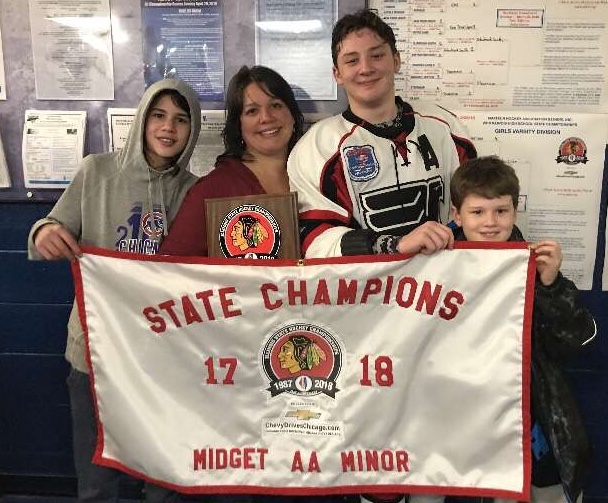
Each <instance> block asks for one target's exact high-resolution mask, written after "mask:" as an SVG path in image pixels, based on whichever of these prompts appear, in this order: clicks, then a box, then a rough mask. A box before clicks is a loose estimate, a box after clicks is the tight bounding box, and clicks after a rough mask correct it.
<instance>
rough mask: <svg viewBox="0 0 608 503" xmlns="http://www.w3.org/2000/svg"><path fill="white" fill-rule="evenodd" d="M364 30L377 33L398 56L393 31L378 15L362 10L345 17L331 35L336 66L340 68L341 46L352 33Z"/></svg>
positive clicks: (339, 21)
mask: <svg viewBox="0 0 608 503" xmlns="http://www.w3.org/2000/svg"><path fill="white" fill-rule="evenodd" d="M363 28H369V29H370V30H372V31H375V32H376V33H377V34H378V36H379V37H380V38H381V39H382V40H384V41H385V42H386V43H388V45H389V46H390V48H391V51H392V53H393V54H397V41H396V40H395V33H394V32H393V29H392V28H391V27H390V26H389V25H388V24H386V23H385V22H384V21H382V19H381V18H380V16H378V14H376V13H375V12H374V11H372V10H369V9H362V10H359V11H357V12H355V13H354V14H347V15H346V16H343V17H342V18H341V19H339V20H338V22H337V23H336V24H335V25H334V29H333V31H332V33H331V59H332V60H333V62H334V66H338V52H339V51H340V44H341V43H342V41H343V40H344V39H345V38H346V37H347V36H348V35H350V34H351V33H352V32H355V31H359V30H361V29H363Z"/></svg>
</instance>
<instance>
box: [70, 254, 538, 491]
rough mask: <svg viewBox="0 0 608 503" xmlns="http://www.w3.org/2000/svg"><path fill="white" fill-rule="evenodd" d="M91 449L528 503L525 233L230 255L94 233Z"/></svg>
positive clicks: (196, 486)
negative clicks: (369, 250)
mask: <svg viewBox="0 0 608 503" xmlns="http://www.w3.org/2000/svg"><path fill="white" fill-rule="evenodd" d="M73 273H74V279H75V287H76V294H77V300H78V306H79V309H80V316H81V320H82V321H83V326H84V327H85V332H86V340H87V345H88V355H89V359H90V361H89V363H90V366H91V370H92V374H91V375H92V382H93V388H94V393H95V401H96V408H97V415H98V432H99V437H98V445H97V451H96V454H95V457H94V461H95V462H97V463H99V464H102V465H105V466H110V467H114V468H118V469H120V470H122V471H125V472H128V473H131V474H134V475H136V476H138V477H141V478H144V479H146V480H150V481H154V482H156V483H158V484H161V485H164V486H166V487H169V488H173V489H176V490H178V491H180V492H183V493H235V494H236V493H249V494H264V493H274V494H277V493H283V494H292V495H293V494H332V493H333V494H335V493H368V492H371V493H389V492H397V493H414V494H416V493H418V494H421V493H423V494H433V493H434V494H452V495H465V494H467V495H479V496H494V497H503V498H512V499H517V500H525V499H528V498H529V486H530V435H529V430H530V424H529V422H530V420H529V412H530V411H529V386H530V371H529V366H530V324H531V316H532V302H533V293H534V262H533V260H532V259H531V256H530V251H529V250H528V249H527V248H526V245H525V243H501V244H494V245H490V244H486V245H485V246H482V245H481V244H473V243H457V248H456V249H454V250H444V251H441V252H439V253H436V254H434V255H432V256H423V255H416V256H413V257H410V258H404V257H403V256H372V257H352V258H336V259H323V260H321V259H319V260H310V261H306V263H305V264H298V263H297V262H296V261H287V260H273V261H270V260H257V261H256V260H238V259H232V260H230V259H211V258H193V257H190V258H184V257H179V258H178V257H166V256H143V255H134V254H125V253H119V252H112V251H107V250H99V249H92V248H87V249H85V254H84V255H83V257H82V258H80V259H79V260H78V261H77V262H75V263H74V265H73Z"/></svg>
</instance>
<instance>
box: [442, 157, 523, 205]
mask: <svg viewBox="0 0 608 503" xmlns="http://www.w3.org/2000/svg"><path fill="white" fill-rule="evenodd" d="M471 194H475V195H476V196H481V197H485V198H488V199H494V198H497V197H502V196H511V199H512V200H513V207H514V208H517V201H518V199H519V179H518V178H517V174H516V173H515V170H514V169H513V167H512V166H509V165H508V164H507V163H506V162H504V161H503V160H502V159H500V158H498V157H497V156H495V155H489V156H484V157H477V158H475V159H470V160H468V161H465V162H464V163H462V164H461V165H460V166H459V167H458V169H457V170H456V171H455V172H454V174H453V175H452V179H451V181H450V197H451V199H452V204H453V205H454V206H455V207H456V209H458V210H460V207H461V206H462V202H463V201H464V199H465V198H466V197H467V196H469V195H471Z"/></svg>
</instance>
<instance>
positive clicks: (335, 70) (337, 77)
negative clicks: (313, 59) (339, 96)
mask: <svg viewBox="0 0 608 503" xmlns="http://www.w3.org/2000/svg"><path fill="white" fill-rule="evenodd" d="M332 73H333V74H334V79H335V80H336V83H337V84H338V85H339V86H341V85H342V77H341V75H340V70H338V67H336V66H332Z"/></svg>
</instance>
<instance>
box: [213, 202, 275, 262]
mask: <svg viewBox="0 0 608 503" xmlns="http://www.w3.org/2000/svg"><path fill="white" fill-rule="evenodd" d="M219 234H220V235H219V241H220V248H221V249H222V253H223V254H224V257H228V258H261V259H275V258H277V256H278V254H279V248H280V246H281V229H280V228H279V224H278V222H277V220H276V218H275V217H274V215H273V214H272V213H270V211H268V210H267V209H266V208H264V207H263V206H259V205H257V204H243V205H241V206H238V207H236V208H234V209H233V210H231V211H230V212H229V213H228V214H227V215H226V216H225V217H224V219H223V220H222V223H221V224H220V231H219Z"/></svg>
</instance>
